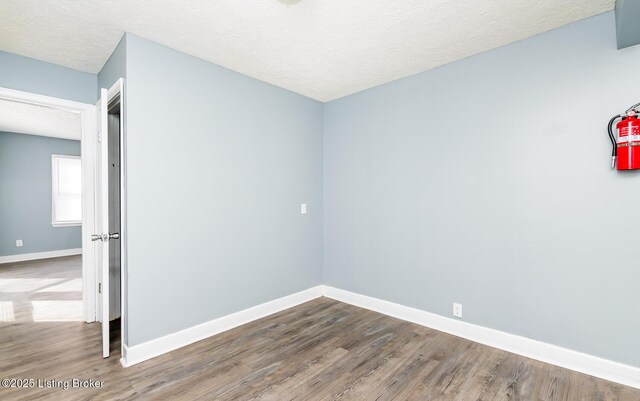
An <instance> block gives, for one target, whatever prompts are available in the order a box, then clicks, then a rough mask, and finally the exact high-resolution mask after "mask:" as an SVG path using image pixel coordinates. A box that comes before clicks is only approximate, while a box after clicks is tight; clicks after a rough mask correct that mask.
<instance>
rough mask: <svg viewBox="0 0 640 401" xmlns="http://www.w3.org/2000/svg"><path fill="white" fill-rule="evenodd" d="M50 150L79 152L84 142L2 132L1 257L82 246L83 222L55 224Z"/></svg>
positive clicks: (54, 151)
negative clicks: (63, 224) (65, 224)
mask: <svg viewBox="0 0 640 401" xmlns="http://www.w3.org/2000/svg"><path fill="white" fill-rule="evenodd" d="M52 154H61V155H72V156H79V155H80V141H72V140H67V139H58V138H48V137H43V136H36V135H25V134H16V133H10V132H0V256H7V255H18V254H23V253H35V252H47V251H57V250H62V249H77V248H81V247H82V242H81V237H80V231H81V230H80V226H78V227H53V226H52V225H51V196H52V195H51V191H52V189H51V185H52V183H51V155H52ZM17 239H22V240H23V242H24V246H22V247H20V248H18V247H16V240H17Z"/></svg>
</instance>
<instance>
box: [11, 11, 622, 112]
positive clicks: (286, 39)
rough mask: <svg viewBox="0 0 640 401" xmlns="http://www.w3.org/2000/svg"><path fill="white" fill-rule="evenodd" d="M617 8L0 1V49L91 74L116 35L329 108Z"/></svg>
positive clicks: (105, 54) (95, 71) (113, 42)
mask: <svg viewBox="0 0 640 401" xmlns="http://www.w3.org/2000/svg"><path fill="white" fill-rule="evenodd" d="M614 3H615V0H538V1H531V0H465V1H459V0H403V1H390V0H191V1H188V2H187V1H177V0H136V1H132V0H112V1H105V0H81V1H79V0H50V1H42V0H2V1H0V49H2V50H5V51H8V52H12V53H17V54H21V55H25V56H29V57H33V58H37V59H40V60H45V61H49V62H52V63H55V64H60V65H63V66H67V67H71V68H75V69H78V70H82V71H88V72H91V73H97V72H98V71H99V70H100V69H101V67H102V66H103V65H104V63H105V61H106V60H107V59H108V57H109V55H110V54H111V52H112V51H113V49H114V48H115V46H116V44H117V42H118V41H119V39H120V37H121V36H122V34H123V32H125V31H128V32H132V33H134V34H137V35H140V36H143V37H145V38H148V39H151V40H153V41H156V42H158V43H161V44H164V45H167V46H169V47H172V48H174V49H177V50H180V51H182V52H185V53H188V54H191V55H194V56H196V57H200V58H202V59H205V60H208V61H211V62H213V63H216V64H219V65H222V66H225V67H227V68H230V69H232V70H235V71H238V72H241V73H243V74H246V75H249V76H252V77H255V78H258V79H260V80H263V81H266V82H269V83H272V84H274V85H277V86H281V87H283V88H287V89H290V90H292V91H294V92H298V93H301V94H303V95H306V96H309V97H311V98H314V99H317V100H321V101H328V100H332V99H335V98H338V97H341V96H345V95H348V94H351V93H354V92H358V91H360V90H363V89H366V88H370V87H372V86H376V85H379V84H382V83H384V82H388V81H392V80H395V79H398V78H402V77H405V76H408V75H411V74H415V73H417V72H420V71H424V70H426V69H429V68H433V67H436V66H439V65H442V64H445V63H449V62H451V61H455V60H459V59H461V58H464V57H467V56H470V55H472V54H476V53H479V52H482V51H485V50H489V49H492V48H495V47H498V46H501V45H505V44H507V43H511V42H514V41H517V40H520V39H523V38H526V37H529V36H532V35H535V34H537V33H541V32H544V31H547V30H550V29H553V28H556V27H559V26H561V25H565V24H568V23H570V22H573V21H577V20H579V19H583V18H587V17H590V16H593V15H596V14H599V13H602V12H605V11H608V10H611V9H613V7H614Z"/></svg>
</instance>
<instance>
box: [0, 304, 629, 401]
mask: <svg viewBox="0 0 640 401" xmlns="http://www.w3.org/2000/svg"><path fill="white" fill-rule="evenodd" d="M17 327H19V328H18V329H17V330H15V329H14V330H12V329H8V327H7V326H6V323H3V326H2V327H1V328H0V351H1V352H2V355H3V358H2V364H3V367H2V373H3V377H21V378H41V379H58V380H66V379H73V378H77V379H94V380H103V381H104V387H103V388H102V389H91V390H86V389H85V390H78V389H69V390H63V389H8V390H7V389H1V390H0V398H2V399H24V400H31V399H35V398H37V397H39V396H47V398H49V397H52V398H54V399H65V400H99V399H104V400H111V399H127V400H129V399H131V400H133V399H137V400H140V399H142V400H169V399H171V400H175V399H180V400H212V399H215V400H274V401H283V400H305V401H306V400H337V399H341V400H342V399H344V400H391V399H394V400H506V399H510V400H584V401H587V400H589V401H595V400H619V401H632V400H634V401H636V400H638V399H640V390H635V389H632V388H629V387H624V386H621V385H618V384H615V383H611V382H607V381H605V380H600V379H596V378H594V377H590V376H587V375H583V374H580V373H576V372H572V371H569V370H566V369H562V368H558V367H555V366H552V365H548V364H545V363H542V362H538V361H534V360H531V359H527V358H524V357H520V356H517V355H514V354H510V353H507V352H504V351H500V350H497V349H494V348H490V347H487V346H483V345H480V344H476V343H473V342H470V341H467V340H464V339H461V338H458V337H454V336H451V335H448V334H444V333H441V332H437V331H434V330H430V329H427V328H424V327H422V326H418V325H415V324H412V323H407V322H404V321H401V320H397V319H394V318H391V317H388V316H384V315H381V314H379V313H375V312H371V311H368V310H364V309H360V308H357V307H354V306H351V305H347V304H343V303H340V302H337V301H334V300H331V299H327V298H319V299H317V300H314V301H311V302H308V303H305V304H302V305H300V306H297V307H295V308H291V309H288V310H285V311H282V312H280V313H277V314H275V315H272V316H269V317H266V318H264V319H261V320H258V321H255V322H252V323H249V324H247V325H244V326H241V327H238V328H236V329H233V330H230V331H228V332H225V333H222V334H220V335H217V336H214V337H210V338H208V339H206V340H203V341H200V342H198V343H195V344H192V345H190V346H187V347H184V348H181V349H179V350H176V351H174V352H171V353H169V354H165V355H162V356H160V357H158V358H155V359H152V360H149V361H147V362H143V363H141V364H138V365H135V366H132V367H130V368H127V369H123V368H121V367H120V364H119V360H118V359H119V357H120V355H119V345H118V344H115V345H114V346H112V350H113V354H112V356H111V357H110V358H109V359H107V360H103V359H102V358H101V355H100V335H99V330H100V327H99V326H98V325H97V324H84V323H80V322H75V323H51V322H50V323H45V326H42V324H38V323H24V324H20V325H17Z"/></svg>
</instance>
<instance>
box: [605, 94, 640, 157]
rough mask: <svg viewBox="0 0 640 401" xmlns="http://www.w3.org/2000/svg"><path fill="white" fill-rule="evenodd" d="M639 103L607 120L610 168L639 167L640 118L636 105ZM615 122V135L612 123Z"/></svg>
mask: <svg viewBox="0 0 640 401" xmlns="http://www.w3.org/2000/svg"><path fill="white" fill-rule="evenodd" d="M639 106H640V103H638V104H635V105H633V106H631V107H630V108H629V109H628V110H627V111H626V112H625V113H624V114H619V115H617V116H614V117H613V118H611V120H610V121H609V126H608V130H609V139H610V140H611V145H612V147H613V150H612V151H611V168H614V167H616V166H617V168H618V170H635V169H640V118H638V110H637V109H636V108H637V107H639ZM618 119H621V120H620V122H618V124H616V131H617V135H614V133H613V124H614V123H615V122H616V120H618Z"/></svg>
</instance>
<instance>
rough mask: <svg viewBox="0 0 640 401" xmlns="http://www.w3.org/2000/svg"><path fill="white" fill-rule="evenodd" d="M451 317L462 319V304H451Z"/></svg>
mask: <svg viewBox="0 0 640 401" xmlns="http://www.w3.org/2000/svg"><path fill="white" fill-rule="evenodd" d="M453 316H455V317H459V318H462V304H457V303H455V302H454V303H453Z"/></svg>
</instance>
